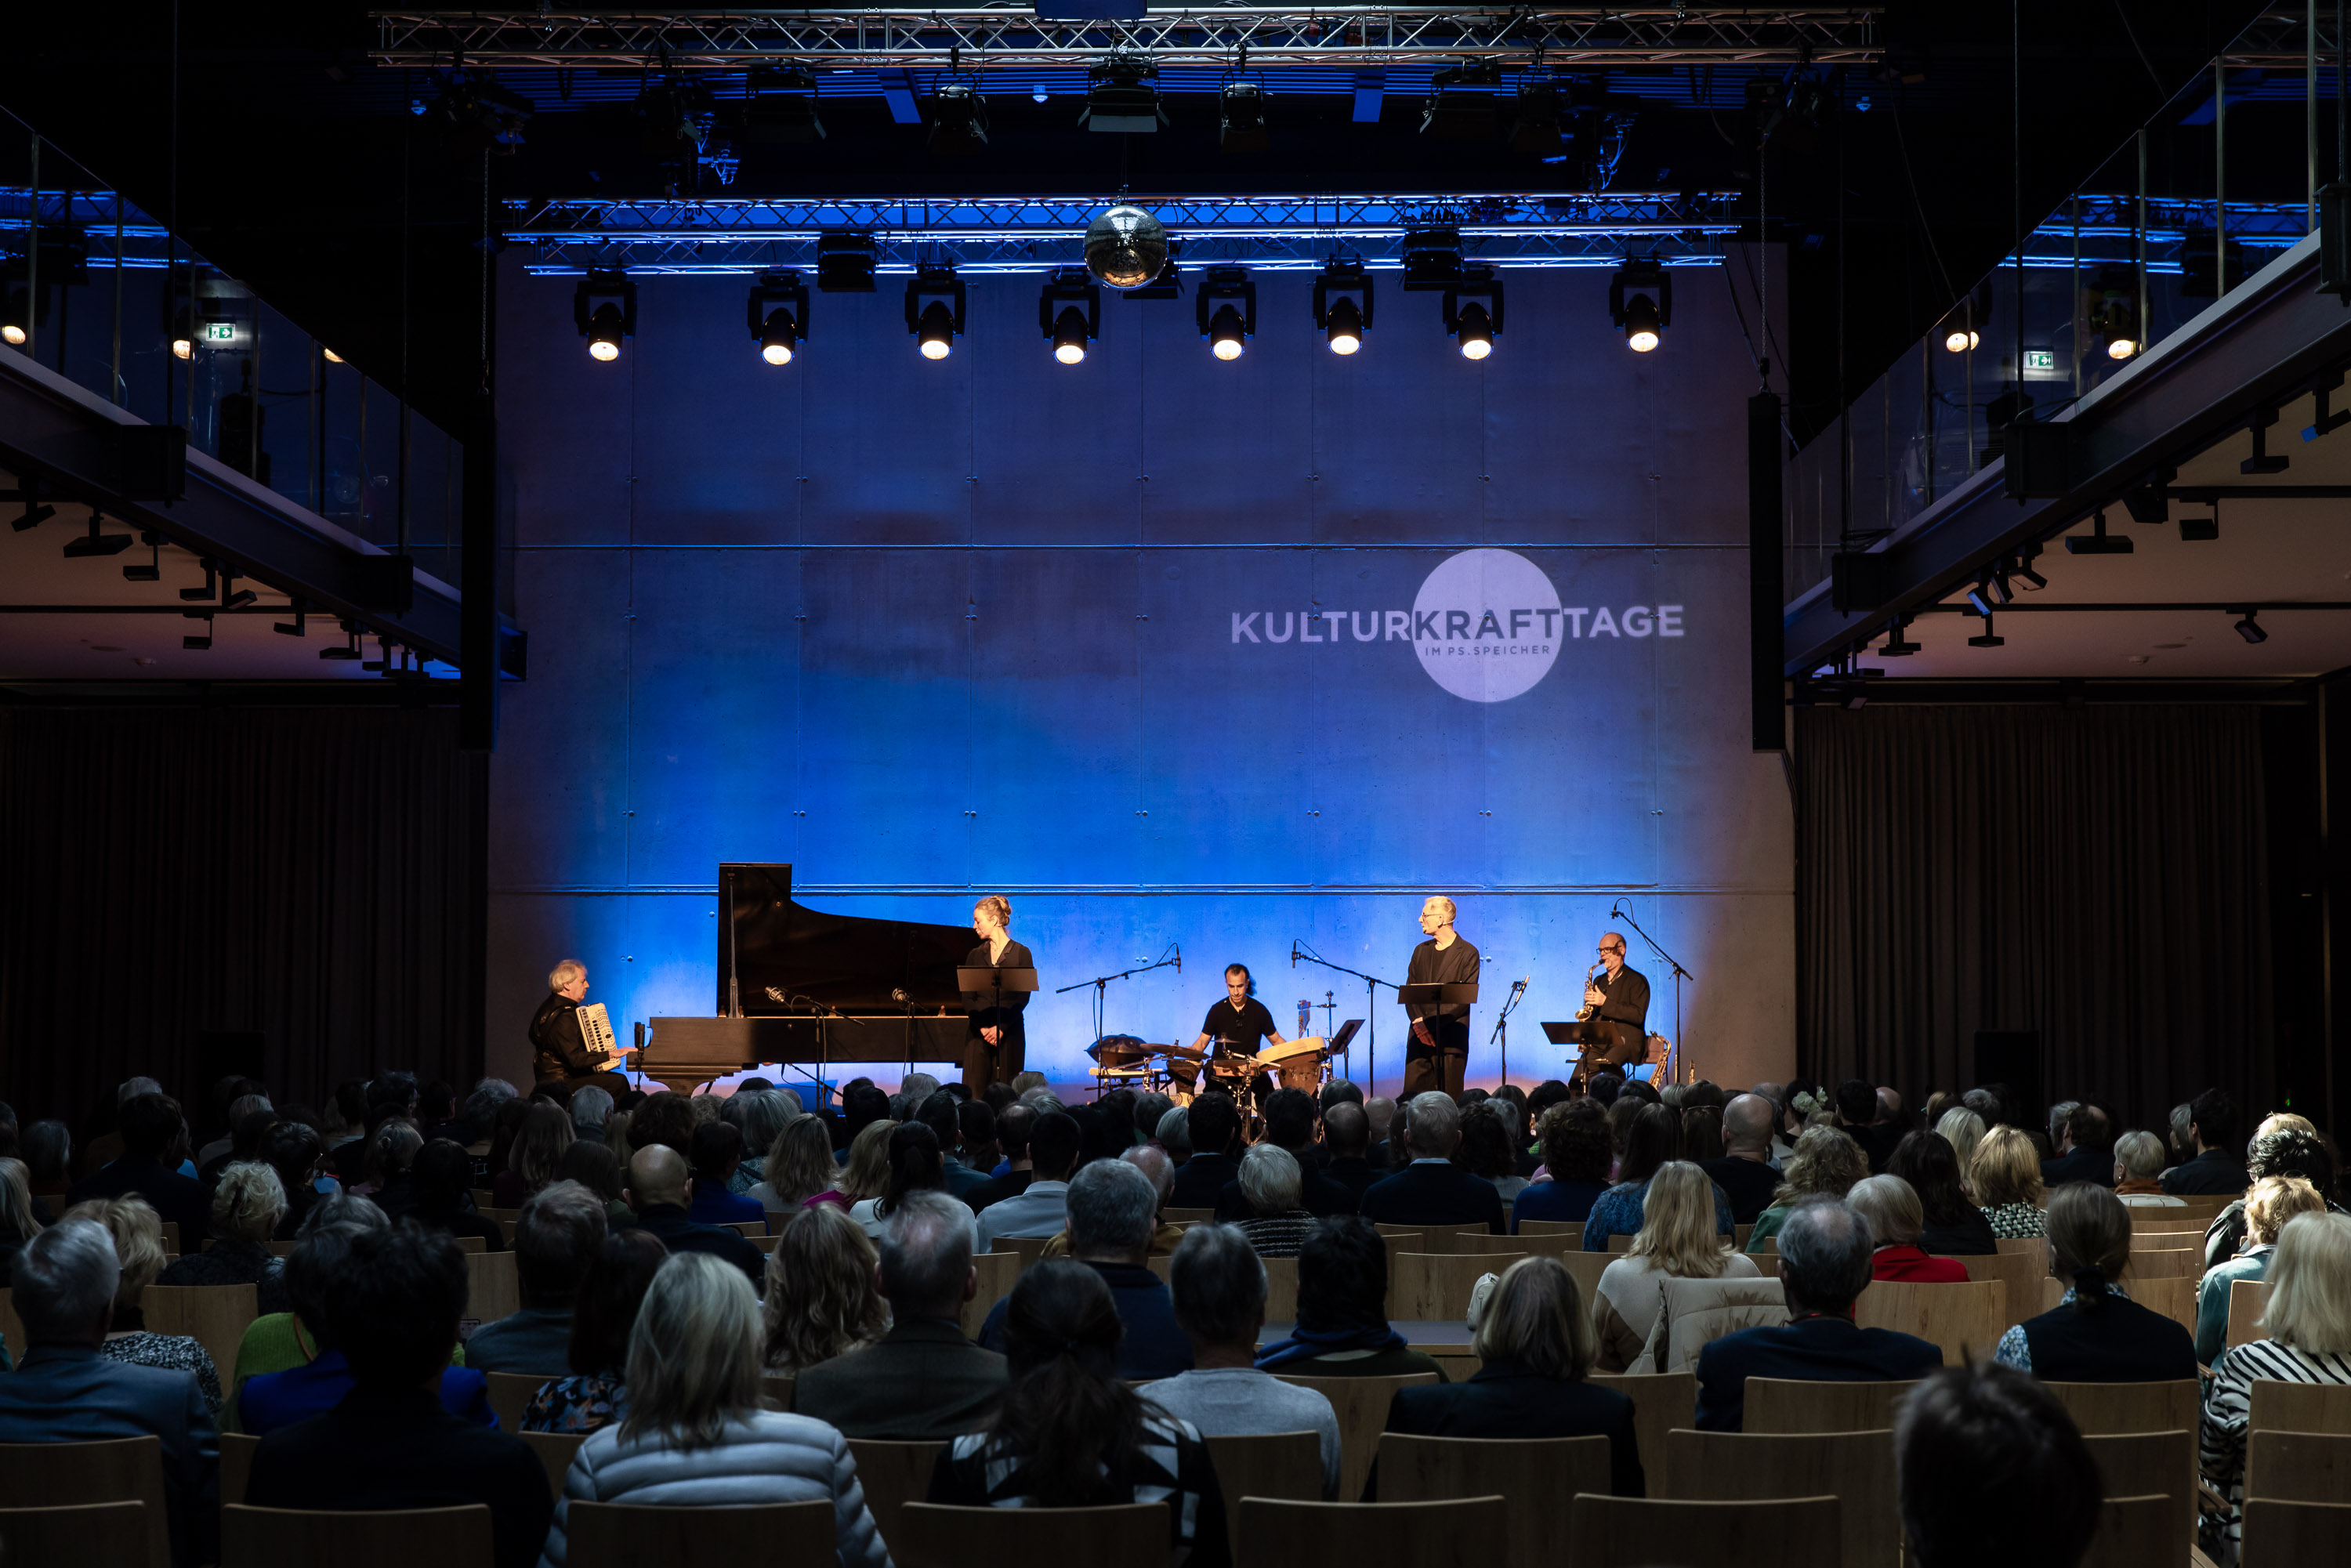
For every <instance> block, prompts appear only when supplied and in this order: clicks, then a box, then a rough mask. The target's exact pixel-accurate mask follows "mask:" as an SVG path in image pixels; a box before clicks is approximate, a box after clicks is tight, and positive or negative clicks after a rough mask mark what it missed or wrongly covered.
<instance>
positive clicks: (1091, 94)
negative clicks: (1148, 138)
mask: <svg viewBox="0 0 2351 1568" xmlns="http://www.w3.org/2000/svg"><path fill="white" fill-rule="evenodd" d="M1158 74H1159V68H1158V67H1156V66H1155V65H1153V64H1152V63H1151V62H1150V61H1149V60H1146V59H1142V58H1139V57H1113V58H1111V59H1108V60H1105V61H1103V62H1102V64H1101V65H1098V66H1096V67H1095V68H1093V70H1092V72H1091V73H1090V76H1089V79H1088V82H1087V86H1086V111H1085V112H1084V113H1083V114H1081V115H1080V116H1079V117H1078V123H1079V124H1081V125H1083V126H1084V127H1085V128H1086V129H1087V130H1089V131H1156V130H1158V129H1159V128H1160V127H1161V126H1163V125H1165V124H1166V123H1168V120H1167V114H1166V111H1165V110H1162V109H1161V108H1160V107H1159V89H1157V88H1155V87H1153V86H1152V85H1151V82H1152V78H1155V77H1156V76H1157V75H1158Z"/></svg>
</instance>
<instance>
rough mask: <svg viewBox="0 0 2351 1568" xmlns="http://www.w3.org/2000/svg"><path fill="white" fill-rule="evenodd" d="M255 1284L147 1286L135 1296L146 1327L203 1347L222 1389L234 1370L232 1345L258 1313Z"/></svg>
mask: <svg viewBox="0 0 2351 1568" xmlns="http://www.w3.org/2000/svg"><path fill="white" fill-rule="evenodd" d="M260 1289H261V1288H260V1287H259V1286H258V1285H150V1286H148V1287H147V1289H146V1291H144V1292H142V1293H141V1296H140V1298H139V1305H140V1310H141V1311H142V1312H145V1313H146V1315H147V1327H148V1328H149V1330H150V1331H152V1333H161V1334H183V1335H185V1336H186V1337H187V1338H189V1339H193V1340H194V1341H195V1342H196V1343H198V1344H201V1345H203V1346H204V1354H206V1355H209V1356H211V1357H212V1358H213V1370H214V1372H216V1373H217V1374H219V1375H220V1380H221V1386H222V1387H223V1388H224V1389H225V1388H226V1387H227V1386H228V1382H229V1379H230V1378H231V1377H232V1376H234V1375H235V1372H236V1347H237V1346H238V1345H240V1344H242V1343H245V1331H246V1329H248V1328H250V1327H252V1326H253V1320H254V1319H255V1318H256V1317H258V1316H260V1308H259V1306H258V1305H256V1299H257V1297H258V1295H259V1292H260Z"/></svg>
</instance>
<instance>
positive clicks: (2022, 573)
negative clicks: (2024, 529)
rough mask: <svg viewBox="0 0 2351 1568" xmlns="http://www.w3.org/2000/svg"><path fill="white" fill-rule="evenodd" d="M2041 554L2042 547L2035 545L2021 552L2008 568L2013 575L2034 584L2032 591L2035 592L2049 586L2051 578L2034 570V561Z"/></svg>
mask: <svg viewBox="0 0 2351 1568" xmlns="http://www.w3.org/2000/svg"><path fill="white" fill-rule="evenodd" d="M2040 555H2041V547H2040V546H2039V545H2034V546H2033V547H2032V549H2028V550H2026V551H2024V552H2023V553H2022V554H2020V555H2019V556H2018V557H2017V558H2016V560H2015V563H2014V564H2013V565H2011V567H2010V568H2009V569H2008V571H2009V575H2010V576H2011V577H2012V578H2022V579H2023V580H2025V581H2027V582H2029V583H2031V584H2032V591H2034V592H2035V593H2038V592H2040V591H2042V590H2043V589H2044V588H2046V587H2048V586H2049V580H2048V579H2047V578H2045V577H2043V576H2042V575H2041V574H2040V573H2039V572H2037V571H2035V570H2032V563H2033V562H2034V561H2035V560H2036V559H2039V558H2040Z"/></svg>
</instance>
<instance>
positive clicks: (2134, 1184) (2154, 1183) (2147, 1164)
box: [2114, 1132, 2188, 1208]
mask: <svg viewBox="0 0 2351 1568" xmlns="http://www.w3.org/2000/svg"><path fill="white" fill-rule="evenodd" d="M2162 1174H2163V1140H2162V1139H2161V1138H2158V1137H2157V1136H2156V1135H2155V1134H2153V1133H2136V1132H2135V1133H2125V1134H2123V1135H2122V1136H2121V1137H2119V1138H2116V1140H2115V1171H2114V1178H2115V1196H2116V1197H2119V1198H2121V1199H2122V1200H2123V1202H2124V1204H2125V1205H2126V1207H2132V1208H2184V1207H2187V1203H2188V1200H2187V1199H2186V1198H2180V1197H2172V1196H2171V1195H2170V1194H2169V1193H2168V1192H2165V1191H2164V1190H2163V1184H2162V1183H2161V1182H2160V1181H2158V1180H2157V1179H2156V1178H2158V1176H2161V1175H2162Z"/></svg>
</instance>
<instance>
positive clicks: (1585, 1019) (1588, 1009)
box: [1575, 963, 1600, 1023]
mask: <svg viewBox="0 0 2351 1568" xmlns="http://www.w3.org/2000/svg"><path fill="white" fill-rule="evenodd" d="M1598 973H1600V966H1599V965H1598V964H1596V963H1595V964H1593V966H1592V967H1590V968H1589V969H1586V970H1584V971H1583V988H1584V989H1585V990H1587V991H1588V990H1590V989H1591V988H1592V977H1593V976H1594V975H1596V974H1598ZM1599 1010H1600V1009H1599V1008H1598V1006H1597V1005H1595V1004H1593V1003H1592V1002H1586V1003H1584V1004H1583V1009H1582V1010H1581V1011H1579V1012H1578V1013H1577V1014H1576V1015H1575V1021H1576V1022H1578V1023H1589V1022H1591V1021H1592V1015H1593V1013H1595V1012H1598V1011H1599Z"/></svg>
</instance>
